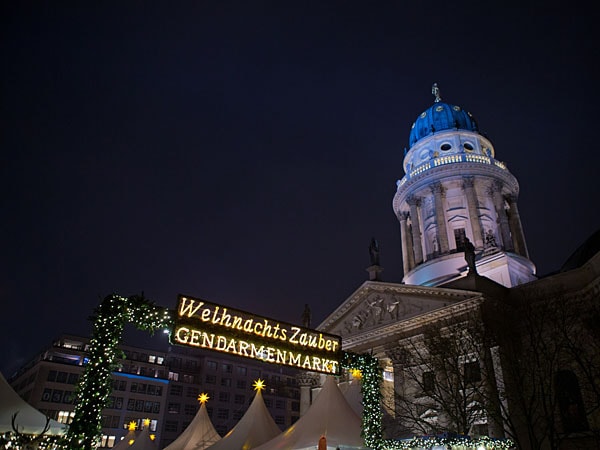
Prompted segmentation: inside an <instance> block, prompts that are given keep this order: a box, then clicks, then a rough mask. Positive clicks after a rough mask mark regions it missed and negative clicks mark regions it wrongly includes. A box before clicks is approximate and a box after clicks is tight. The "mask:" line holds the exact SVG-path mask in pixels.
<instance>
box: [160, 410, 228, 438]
mask: <svg viewBox="0 0 600 450" xmlns="http://www.w3.org/2000/svg"><path fill="white" fill-rule="evenodd" d="M220 439H221V436H220V435H219V433H217V430H215V427H214V426H213V424H212V422H211V420H210V417H208V413H207V411H206V404H205V403H202V405H201V406H200V409H199V410H198V412H197V413H196V416H195V417H194V420H192V421H191V422H190V424H189V425H188V426H187V428H186V429H185V430H184V431H183V433H181V434H180V435H179V437H178V438H177V439H175V440H174V441H173V442H171V443H170V444H169V445H167V446H166V447H165V448H164V450H205V449H206V448H208V447H210V446H211V445H212V444H214V443H216V442H217V441H219V440H220Z"/></svg>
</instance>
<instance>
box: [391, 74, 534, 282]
mask: <svg viewBox="0 0 600 450" xmlns="http://www.w3.org/2000/svg"><path fill="white" fill-rule="evenodd" d="M433 93H434V95H435V102H434V103H433V105H432V106H430V107H429V108H427V109H426V110H425V111H423V112H422V113H421V114H420V115H419V116H418V117H417V119H416V120H415V122H414V123H413V125H412V127H411V131H410V138H409V149H408V151H407V152H406V154H405V157H404V163H403V166H404V167H403V168H404V172H405V176H404V177H403V178H402V179H401V180H399V181H398V182H397V191H396V195H395V196H394V200H393V208H394V212H395V213H396V216H397V218H398V220H399V221H400V228H401V237H402V257H403V267H404V279H403V282H404V283H406V284H413V285H421V286H439V285H441V284H444V283H447V282H449V281H451V280H454V279H457V278H460V277H462V276H464V275H465V274H466V273H467V271H468V267H467V264H465V259H464V256H463V252H464V249H465V243H466V239H468V240H469V241H470V242H471V243H472V244H473V246H474V251H475V255H476V258H475V265H476V267H477V272H478V273H479V274H480V275H483V276H486V277H488V278H490V279H492V280H494V281H496V282H497V283H500V284H502V285H504V286H507V287H511V286H515V285H518V284H521V283H525V282H528V281H532V280H534V279H535V266H534V264H533V263H532V262H531V261H530V260H529V253H528V251H527V245H526V242H525V236H524V233H523V227H522V224H521V218H520V216H519V210H518V207H517V199H518V196H519V183H518V182H517V180H516V178H515V177H514V176H513V175H512V174H511V173H510V172H509V171H508V168H507V167H506V165H505V164H504V163H502V162H501V161H499V160H497V159H496V151H495V149H494V146H493V145H492V143H491V142H490V140H489V139H488V138H486V137H485V136H483V135H482V134H480V133H479V131H478V125H477V122H476V120H475V118H474V117H473V116H472V115H471V113H469V112H467V111H465V110H464V109H463V108H462V107H461V106H457V105H451V104H449V103H445V102H442V100H441V97H440V95H439V89H438V88H437V85H434V88H433Z"/></svg>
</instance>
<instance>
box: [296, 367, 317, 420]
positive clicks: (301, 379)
mask: <svg viewBox="0 0 600 450" xmlns="http://www.w3.org/2000/svg"><path fill="white" fill-rule="evenodd" d="M296 380H297V382H298V386H300V417H302V416H303V415H304V413H305V412H306V411H307V410H308V408H309V407H310V403H311V401H310V390H311V388H312V387H313V386H315V385H316V384H317V383H316V381H317V379H316V376H315V374H313V373H311V372H300V373H299V374H298V375H296Z"/></svg>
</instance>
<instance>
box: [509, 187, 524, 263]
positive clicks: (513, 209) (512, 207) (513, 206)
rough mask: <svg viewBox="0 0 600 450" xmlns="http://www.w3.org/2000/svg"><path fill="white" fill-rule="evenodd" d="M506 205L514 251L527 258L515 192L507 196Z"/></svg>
mask: <svg viewBox="0 0 600 450" xmlns="http://www.w3.org/2000/svg"><path fill="white" fill-rule="evenodd" d="M508 206H509V209H508V212H509V224H510V231H511V233H512V235H513V236H514V243H515V252H516V253H517V254H519V255H521V256H524V257H526V258H529V251H528V250H527V244H526V243H525V233H523V224H522V223H521V216H520V215H519V209H518V208H517V196H516V195H515V194H512V195H510V196H509V197H508Z"/></svg>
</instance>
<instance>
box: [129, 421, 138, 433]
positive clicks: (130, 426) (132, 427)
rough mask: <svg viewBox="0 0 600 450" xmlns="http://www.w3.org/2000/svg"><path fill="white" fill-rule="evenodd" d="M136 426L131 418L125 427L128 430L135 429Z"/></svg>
mask: <svg viewBox="0 0 600 450" xmlns="http://www.w3.org/2000/svg"><path fill="white" fill-rule="evenodd" d="M136 427H137V425H136V423H135V422H134V421H133V420H132V421H131V422H129V425H128V426H127V429H128V430H129V431H135V429H136Z"/></svg>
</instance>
